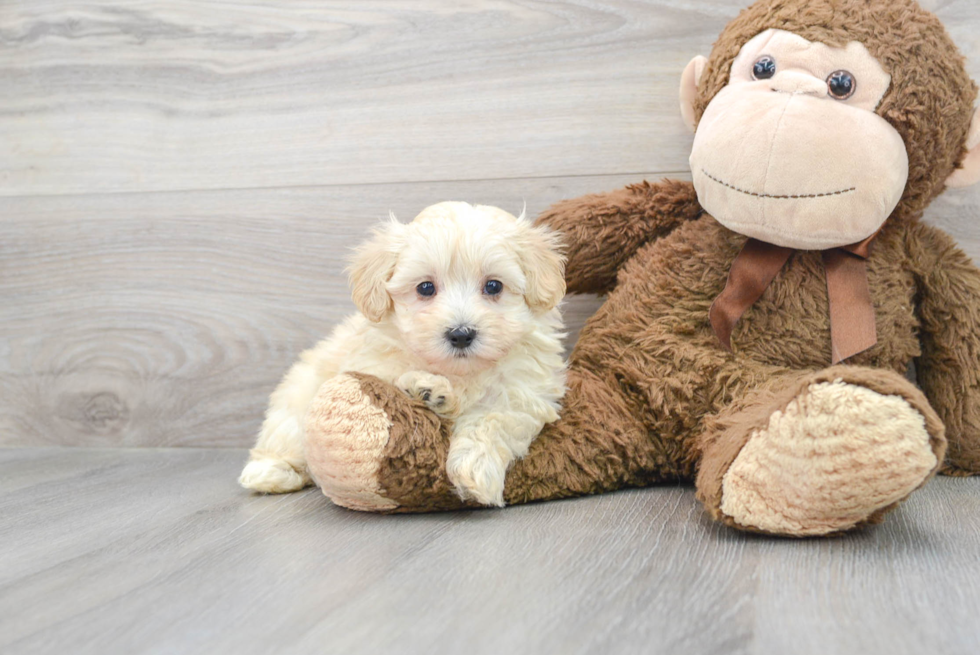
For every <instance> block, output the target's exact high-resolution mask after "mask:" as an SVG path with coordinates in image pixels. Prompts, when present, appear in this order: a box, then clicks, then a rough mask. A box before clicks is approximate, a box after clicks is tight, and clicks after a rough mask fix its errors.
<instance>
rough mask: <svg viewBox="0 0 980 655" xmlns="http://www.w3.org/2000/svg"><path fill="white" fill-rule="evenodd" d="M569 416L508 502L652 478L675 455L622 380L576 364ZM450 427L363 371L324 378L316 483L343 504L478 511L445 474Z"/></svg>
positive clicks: (312, 460)
mask: <svg viewBox="0 0 980 655" xmlns="http://www.w3.org/2000/svg"><path fill="white" fill-rule="evenodd" d="M563 405H564V410H563V411H562V418H561V419H559V420H558V421H557V422H555V423H553V424H550V425H547V426H545V428H544V431H543V432H542V434H541V435H540V436H538V438H537V439H536V440H535V441H534V442H533V443H532V444H531V447H530V450H529V452H528V454H527V456H526V457H524V458H523V459H521V460H518V461H517V462H515V463H514V465H513V466H512V467H511V469H510V471H509V472H508V474H507V480H506V485H505V488H504V498H505V500H506V502H507V503H508V504H513V503H524V502H530V501H535V500H548V499H553V498H563V497H568V496H576V495H583V494H590V493H597V492H600V491H608V490H612V489H619V488H622V487H625V486H630V485H635V484H643V483H649V482H652V481H653V479H651V477H650V475H651V474H650V471H652V470H659V469H663V468H664V467H665V465H666V464H667V463H668V462H667V456H666V455H665V453H663V452H662V451H661V450H660V447H659V446H658V444H657V443H656V442H655V441H654V440H652V439H650V437H649V434H648V431H647V430H646V428H644V426H643V425H642V423H641V422H640V420H639V419H638V415H639V412H638V411H636V408H634V407H632V406H631V404H630V402H629V401H628V400H627V399H626V398H625V397H624V394H623V392H622V391H621V390H620V389H619V385H618V384H617V383H616V382H615V380H611V379H610V380H605V379H601V378H599V377H598V376H596V375H594V374H591V373H588V372H584V371H581V370H577V369H573V370H572V371H570V374H569V391H568V394H567V395H566V396H565V399H564V401H563ZM451 429H452V428H451V424H449V423H448V422H442V421H440V419H439V418H438V417H436V416H435V414H433V413H432V412H429V411H427V410H426V409H425V407H424V406H422V405H421V404H420V403H418V402H416V401H413V400H411V399H409V398H408V397H407V396H405V395H404V394H402V393H401V392H399V391H398V390H397V389H395V388H394V387H392V386H391V385H388V384H385V383H383V382H381V381H380V380H378V379H376V378H373V377H370V376H364V375H359V374H352V375H342V376H338V377H337V378H334V379H332V380H330V381H328V382H326V383H325V384H324V386H323V387H322V388H321V391H320V393H319V394H318V396H317V398H316V400H315V401H314V404H313V407H312V408H311V412H310V415H309V417H308V419H307V425H306V434H307V444H306V449H307V458H308V460H309V467H310V471H311V474H312V475H313V477H314V479H315V480H316V481H317V483H318V484H319V485H320V487H321V489H323V492H324V493H325V494H326V495H327V496H328V497H330V499H331V500H333V501H334V502H335V503H336V504H338V505H342V506H344V507H349V508H351V509H358V510H363V511H380V512H426V511H438V510H448V509H456V508H460V507H475V506H476V505H474V504H473V503H464V502H463V501H461V500H460V499H459V497H458V496H457V495H456V494H455V492H454V491H453V485H452V483H451V482H450V481H449V479H448V477H447V475H446V470H445V469H446V466H445V465H446V455H447V452H448V449H449V435H450V433H451Z"/></svg>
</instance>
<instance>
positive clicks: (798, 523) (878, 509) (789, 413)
mask: <svg viewBox="0 0 980 655" xmlns="http://www.w3.org/2000/svg"><path fill="white" fill-rule="evenodd" d="M766 388H767V389H769V390H770V391H763V390H760V389H757V390H754V391H749V392H748V393H746V394H745V395H744V396H743V397H742V398H740V399H737V400H736V401H735V402H734V403H732V404H731V405H729V406H728V407H727V408H726V409H724V410H722V411H721V412H719V414H717V415H716V416H714V417H709V418H708V419H707V420H706V421H705V432H704V433H703V435H702V437H701V439H700V440H699V446H700V450H701V452H702V457H701V462H700V467H699V470H698V476H697V488H698V498H699V499H700V500H701V501H702V502H703V503H704V505H705V507H706V508H707V510H708V511H709V512H710V513H711V515H712V516H713V517H714V518H716V519H718V520H721V521H723V522H725V523H726V524H728V525H731V526H733V527H736V528H740V529H743V530H750V531H755V532H765V533H770V534H779V535H788V536H810V535H823V534H831V533H835V532H841V531H844V530H848V529H851V528H854V527H856V526H860V525H863V524H868V523H877V522H880V521H881V520H882V517H883V516H884V514H885V513H886V512H888V511H889V510H891V509H893V508H894V507H896V506H897V504H898V503H899V502H900V501H902V500H904V499H905V498H906V497H908V495H909V494H911V493H912V491H914V490H915V489H917V488H919V487H920V486H922V484H923V483H924V482H925V481H926V480H928V479H929V478H930V477H931V476H932V475H933V474H935V472H936V471H937V470H938V469H939V467H940V465H941V463H942V461H943V456H944V454H945V450H946V439H945V436H944V429H943V425H942V423H941V421H940V420H939V418H938V416H937V415H936V413H935V412H934V411H933V410H932V408H931V407H930V406H929V404H928V402H927V401H926V399H925V396H924V395H923V394H922V393H921V392H920V391H919V390H918V389H916V388H915V387H914V386H913V385H912V384H911V383H910V382H909V381H908V380H906V379H905V378H903V377H902V376H900V375H898V374H896V373H894V372H892V371H886V370H881V369H868V368H861V367H853V366H836V367H832V368H829V369H825V370H823V371H819V372H809V373H805V372H793V373H786V374H783V376H781V377H780V379H779V380H777V381H770V383H768V384H766Z"/></svg>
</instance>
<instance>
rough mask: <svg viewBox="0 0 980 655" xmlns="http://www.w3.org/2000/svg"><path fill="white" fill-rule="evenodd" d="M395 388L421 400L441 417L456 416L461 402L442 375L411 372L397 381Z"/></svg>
mask: <svg viewBox="0 0 980 655" xmlns="http://www.w3.org/2000/svg"><path fill="white" fill-rule="evenodd" d="M395 386H396V387H398V388H399V389H401V390H402V391H404V392H405V393H406V394H408V395H409V396H410V397H411V398H415V399H416V400H421V401H422V402H423V403H425V406H426V407H428V408H429V409H431V410H432V411H433V412H435V413H436V414H438V415H439V416H447V417H450V416H456V414H457V411H458V409H459V401H458V399H457V398H456V393H455V392H454V391H453V386H452V384H451V383H450V382H449V380H447V379H446V378H444V377H443V376H441V375H432V374H431V373H426V372H425V371H409V372H408V373H405V374H403V375H402V376H401V377H399V378H398V380H397V381H395Z"/></svg>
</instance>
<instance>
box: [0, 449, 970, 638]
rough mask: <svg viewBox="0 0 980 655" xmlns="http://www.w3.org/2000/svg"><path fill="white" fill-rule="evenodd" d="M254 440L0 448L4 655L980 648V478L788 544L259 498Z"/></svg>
mask: <svg viewBox="0 0 980 655" xmlns="http://www.w3.org/2000/svg"><path fill="white" fill-rule="evenodd" d="M244 457H245V453H244V451H240V450H218V451H209V450H197V449H169V450H153V449H133V450H120V449H115V450H98V449H87V450H68V449H0V512H2V515H3V516H4V519H5V520H4V521H3V522H0V541H2V543H3V544H4V547H3V549H2V550H0V617H2V619H0V650H2V651H3V652H4V653H10V654H14V653H32V654H33V653H41V652H65V651H70V652H73V653H107V652H126V653H142V652H201V653H226V652H229V653H230V652H234V653H267V652H276V653H302V652H325V653H352V654H356V653H378V652H399V653H406V654H411V653H423V652H424V653H459V652H467V653H474V654H476V655H479V654H481V653H563V654H570V655H572V654H578V653H610V654H615V653H637V652H644V653H659V652H663V653H731V654H733V655H738V654H741V653H754V654H759V655H761V654H769V653H774V654H782V653H789V652H791V653H794V654H797V655H809V654H814V655H824V654H825V653H839V654H842V655H846V654H849V653H860V654H862V655H877V654H879V653H880V654H883V655H904V654H906V653H908V654H910V655H911V654H915V655H919V654H921V653H930V652H943V653H949V654H950V655H961V654H962V655H966V654H972V653H976V652H977V651H978V650H980V627H978V625H977V622H976V617H977V616H978V615H980V569H978V568H977V567H976V553H977V551H978V549H980V520H978V517H980V479H965V480H964V479H949V478H940V479H937V480H934V481H932V482H930V483H929V485H928V486H927V487H926V488H925V489H923V490H921V491H919V492H917V493H916V494H915V495H914V496H913V497H912V499H911V500H910V501H909V502H908V503H907V504H906V505H905V506H904V507H903V508H901V509H900V510H899V511H898V512H897V513H895V514H892V515H891V516H890V517H889V520H888V521H887V522H886V523H885V524H884V525H882V526H879V527H876V528H872V529H868V530H865V531H862V532H859V533H855V534H853V535H849V536H847V537H844V538H841V539H829V540H827V539H824V540H820V539H817V540H781V539H768V538H762V537H757V536H752V535H746V534H740V533H736V532H734V531H731V530H728V529H727V528H724V527H722V526H719V525H717V524H715V523H712V522H710V521H708V520H707V519H706V518H705V517H704V515H703V513H702V510H701V508H700V506H699V505H698V504H697V502H696V501H695V499H694V493H693V490H691V489H690V488H687V487H670V486H667V487H660V488H652V489H645V490H638V491H629V492H624V493H616V494H607V495H604V496H597V497H591V498H584V499H578V500H572V501H563V502H553V503H544V504H538V505H532V506H524V507H513V508H509V509H506V510H503V511H496V510H487V511H472V512H459V513H451V514H435V515H428V516H400V517H384V516H375V515H365V514H358V513H354V512H348V511H346V510H342V509H339V508H336V507H333V506H331V505H329V504H328V503H327V501H326V500H325V499H324V498H323V497H322V496H320V495H319V492H317V491H316V490H311V491H308V492H304V493H300V494H294V495H288V496H273V497H270V496H251V495H248V494H246V493H245V492H244V491H242V490H241V489H239V488H237V487H236V486H235V484H234V477H235V475H236V473H237V471H238V467H239V466H240V464H241V462H242V461H243V459H244Z"/></svg>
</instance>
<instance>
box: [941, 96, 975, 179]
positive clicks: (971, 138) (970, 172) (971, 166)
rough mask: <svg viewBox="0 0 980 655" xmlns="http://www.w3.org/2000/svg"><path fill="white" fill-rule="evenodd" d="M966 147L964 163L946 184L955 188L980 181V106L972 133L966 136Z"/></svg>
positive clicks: (971, 127) (972, 125) (971, 128)
mask: <svg viewBox="0 0 980 655" xmlns="http://www.w3.org/2000/svg"><path fill="white" fill-rule="evenodd" d="M966 149H967V153H966V157H964V158H963V163H962V165H961V166H960V167H959V168H957V169H956V170H955V171H953V174H952V175H950V176H949V177H948V178H947V179H946V186H948V187H952V188H954V189H955V188H962V187H967V186H972V185H974V184H976V183H977V182H980V108H978V109H977V111H976V113H975V114H973V123H972V124H971V125H970V133H969V134H967V136H966Z"/></svg>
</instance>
